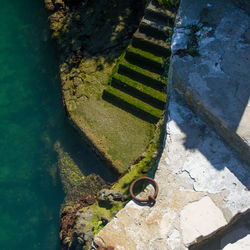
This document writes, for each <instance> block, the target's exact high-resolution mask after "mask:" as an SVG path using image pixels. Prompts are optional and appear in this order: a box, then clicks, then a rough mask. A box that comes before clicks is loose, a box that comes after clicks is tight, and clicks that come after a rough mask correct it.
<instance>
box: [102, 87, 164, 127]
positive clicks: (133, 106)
mask: <svg viewBox="0 0 250 250" xmlns="http://www.w3.org/2000/svg"><path fill="white" fill-rule="evenodd" d="M102 97H103V99H104V100H106V101H108V102H110V103H112V104H113V105H116V106H118V107H119V108H121V109H123V110H125V111H127V112H130V113H131V114H133V115H135V116H137V117H138V118H141V119H143V120H145V121H147V122H150V123H157V121H158V120H159V119H160V118H161V115H162V113H163V111H162V110H160V109H157V108H155V107H153V106H151V105H150V104H148V103H145V102H143V101H141V100H139V99H137V98H135V97H133V96H131V95H128V94H126V93H124V92H123V91H121V90H119V89H116V88H113V87H111V86H108V87H107V88H106V89H105V90H104V92H103V96H102Z"/></svg>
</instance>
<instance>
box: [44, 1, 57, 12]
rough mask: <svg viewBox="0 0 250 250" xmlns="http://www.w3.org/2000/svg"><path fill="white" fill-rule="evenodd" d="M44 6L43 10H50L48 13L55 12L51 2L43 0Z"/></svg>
mask: <svg viewBox="0 0 250 250" xmlns="http://www.w3.org/2000/svg"><path fill="white" fill-rule="evenodd" d="M44 4H45V8H46V9H47V10H50V11H53V10H55V6H54V4H53V2H52V0H44Z"/></svg>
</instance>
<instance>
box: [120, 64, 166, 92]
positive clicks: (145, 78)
mask: <svg viewBox="0 0 250 250" xmlns="http://www.w3.org/2000/svg"><path fill="white" fill-rule="evenodd" d="M118 73H119V74H121V75H125V76H128V77H130V78H131V79H133V80H135V81H138V82H141V83H143V84H144V85H148V86H150V87H151V88H154V89H156V90H159V91H165V87H166V84H167V79H166V78H163V79H161V78H160V75H159V74H155V73H153V72H151V71H148V70H146V69H143V68H141V67H138V66H136V65H134V64H130V63H129V62H127V61H126V60H125V59H124V60H123V61H122V62H121V63H120V64H119V69H118Z"/></svg>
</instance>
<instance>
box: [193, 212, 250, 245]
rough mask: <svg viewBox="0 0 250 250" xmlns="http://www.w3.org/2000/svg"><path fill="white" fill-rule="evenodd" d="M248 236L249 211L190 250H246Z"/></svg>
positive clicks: (249, 231)
mask: <svg viewBox="0 0 250 250" xmlns="http://www.w3.org/2000/svg"><path fill="white" fill-rule="evenodd" d="M249 234H250V211H248V212H247V213H246V214H244V215H241V216H240V218H237V219H235V220H234V221H233V222H232V223H229V224H228V225H227V226H226V227H225V228H222V229H221V230H219V231H218V232H217V233H216V235H215V236H214V237H211V239H207V240H204V241H203V242H202V243H199V244H195V245H192V246H191V247H189V249H190V250H221V249H224V248H226V249H228V250H229V249H246V248H244V247H247V246H246V242H247V240H248V244H249V239H247V238H246V237H247V236H248V238H250V236H249Z"/></svg>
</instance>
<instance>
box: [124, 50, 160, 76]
mask: <svg viewBox="0 0 250 250" xmlns="http://www.w3.org/2000/svg"><path fill="white" fill-rule="evenodd" d="M125 58H126V60H127V61H128V62H130V63H132V64H135V65H137V66H139V67H142V68H145V69H147V70H150V71H152V72H154V73H156V74H162V73H163V67H162V64H163V60H162V58H161V57H158V56H156V55H154V54H152V53H150V52H147V51H144V50H141V49H138V48H134V47H132V46H131V47H129V48H128V49H127V52H126V55H125Z"/></svg>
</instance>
